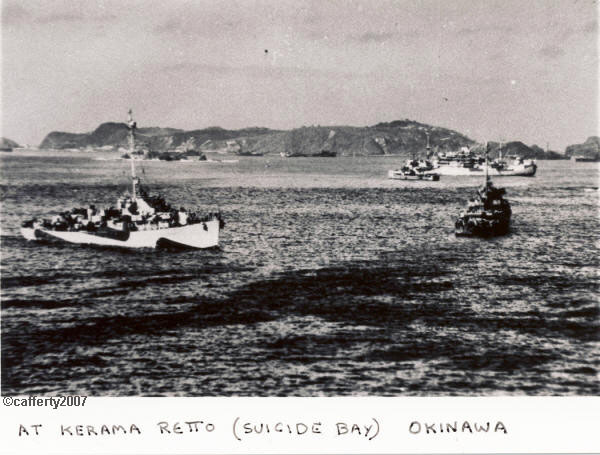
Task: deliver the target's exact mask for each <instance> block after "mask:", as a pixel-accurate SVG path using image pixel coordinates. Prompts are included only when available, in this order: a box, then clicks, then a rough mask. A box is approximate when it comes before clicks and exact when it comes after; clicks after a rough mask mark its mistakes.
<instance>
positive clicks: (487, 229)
mask: <svg viewBox="0 0 600 455" xmlns="http://www.w3.org/2000/svg"><path fill="white" fill-rule="evenodd" d="M509 231H510V218H504V219H492V220H490V219H483V218H477V219H474V218H471V219H465V218H459V219H458V220H456V224H455V230H454V234H455V235H456V236H457V237H497V236H501V235H506V234H508V232H509Z"/></svg>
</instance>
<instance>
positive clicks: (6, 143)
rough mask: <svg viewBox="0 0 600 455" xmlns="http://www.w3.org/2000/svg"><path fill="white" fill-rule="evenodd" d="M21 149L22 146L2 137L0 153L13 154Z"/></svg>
mask: <svg viewBox="0 0 600 455" xmlns="http://www.w3.org/2000/svg"><path fill="white" fill-rule="evenodd" d="M20 147H21V146H20V145H19V144H17V143H16V142H15V141H12V140H10V139H8V138H6V137H0V152H12V150H13V149H16V148H20Z"/></svg>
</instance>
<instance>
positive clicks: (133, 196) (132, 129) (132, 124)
mask: <svg viewBox="0 0 600 455" xmlns="http://www.w3.org/2000/svg"><path fill="white" fill-rule="evenodd" d="M136 127H137V125H136V123H135V122H134V120H133V117H132V112H131V109H129V118H128V119H127V128H129V159H130V160H131V199H132V200H134V201H135V199H136V191H135V187H136V184H137V177H136V176H135V164H134V162H133V161H134V160H133V152H134V151H135V137H134V134H135V129H136Z"/></svg>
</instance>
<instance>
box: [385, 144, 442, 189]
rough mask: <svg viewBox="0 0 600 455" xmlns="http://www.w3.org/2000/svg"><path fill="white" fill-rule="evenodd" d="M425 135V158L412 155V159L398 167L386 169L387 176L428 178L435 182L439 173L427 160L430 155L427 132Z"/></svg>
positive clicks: (414, 178) (395, 177)
mask: <svg viewBox="0 0 600 455" xmlns="http://www.w3.org/2000/svg"><path fill="white" fill-rule="evenodd" d="M425 134H426V135H427V146H426V147H425V149H426V156H427V159H421V160H417V159H416V157H415V156H414V155H413V157H412V159H410V160H407V161H406V164H405V165H404V166H402V167H401V168H400V169H391V170H389V171H388V178H390V179H393V180H428V181H432V182H436V181H438V180H439V179H440V174H438V173H437V172H435V171H434V166H433V164H432V163H431V161H429V157H430V156H431V146H430V145H429V134H428V133H425Z"/></svg>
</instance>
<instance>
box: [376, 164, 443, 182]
mask: <svg viewBox="0 0 600 455" xmlns="http://www.w3.org/2000/svg"><path fill="white" fill-rule="evenodd" d="M388 178H390V179H394V180H428V181H438V180H439V179H440V175H439V174H438V173H436V172H434V171H433V165H432V164H431V162H429V161H427V160H415V159H413V160H408V161H407V162H406V164H405V165H404V166H402V167H401V168H400V169H391V170H389V171H388Z"/></svg>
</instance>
